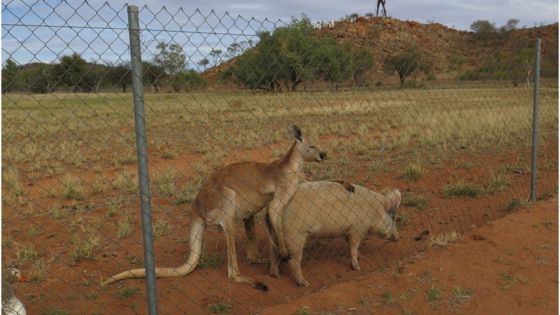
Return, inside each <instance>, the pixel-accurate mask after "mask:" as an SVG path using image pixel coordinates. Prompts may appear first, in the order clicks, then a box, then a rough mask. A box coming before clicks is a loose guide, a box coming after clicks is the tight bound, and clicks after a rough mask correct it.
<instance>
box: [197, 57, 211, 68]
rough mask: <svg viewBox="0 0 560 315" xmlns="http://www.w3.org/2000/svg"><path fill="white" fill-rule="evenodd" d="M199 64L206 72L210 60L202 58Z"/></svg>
mask: <svg viewBox="0 0 560 315" xmlns="http://www.w3.org/2000/svg"><path fill="white" fill-rule="evenodd" d="M197 64H198V65H199V66H201V67H203V68H204V71H206V67H207V66H208V64H210V60H208V58H202V59H200V60H199V61H198V62H197Z"/></svg>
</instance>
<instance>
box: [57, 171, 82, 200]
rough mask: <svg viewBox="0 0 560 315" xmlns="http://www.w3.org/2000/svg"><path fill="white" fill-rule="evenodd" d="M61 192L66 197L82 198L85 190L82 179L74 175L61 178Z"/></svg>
mask: <svg viewBox="0 0 560 315" xmlns="http://www.w3.org/2000/svg"><path fill="white" fill-rule="evenodd" d="M62 194H63V195H64V197H66V198H67V199H72V200H84V198H85V191H84V187H83V182H82V180H81V179H79V178H75V177H65V178H64V179H63V180H62Z"/></svg>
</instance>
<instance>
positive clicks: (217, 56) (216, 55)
mask: <svg viewBox="0 0 560 315" xmlns="http://www.w3.org/2000/svg"><path fill="white" fill-rule="evenodd" d="M221 55H222V50H221V49H216V48H212V50H211V51H210V57H212V58H213V59H214V66H216V65H218V62H219V61H220V56H221Z"/></svg>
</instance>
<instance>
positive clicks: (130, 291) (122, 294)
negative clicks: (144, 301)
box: [117, 287, 140, 300]
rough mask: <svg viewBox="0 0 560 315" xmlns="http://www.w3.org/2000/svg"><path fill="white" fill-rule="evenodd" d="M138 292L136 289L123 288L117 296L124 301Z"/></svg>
mask: <svg viewBox="0 0 560 315" xmlns="http://www.w3.org/2000/svg"><path fill="white" fill-rule="evenodd" d="M138 292H140V290H138V289H137V288H131V287H124V288H122V289H120V290H119V292H118V293H117V296H118V298H119V299H121V300H126V299H128V298H129V297H132V296H134V295H136V294H138Z"/></svg>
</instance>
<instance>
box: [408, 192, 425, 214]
mask: <svg viewBox="0 0 560 315" xmlns="http://www.w3.org/2000/svg"><path fill="white" fill-rule="evenodd" d="M402 204H403V206H405V207H411V208H417V209H420V210H422V209H424V208H426V207H427V206H428V198H426V197H425V196H422V195H418V194H415V193H412V192H405V193H404V195H403V201H402Z"/></svg>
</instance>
